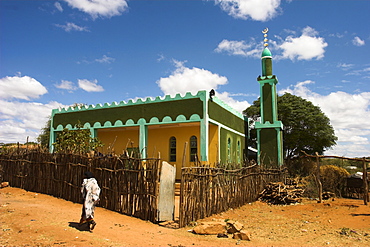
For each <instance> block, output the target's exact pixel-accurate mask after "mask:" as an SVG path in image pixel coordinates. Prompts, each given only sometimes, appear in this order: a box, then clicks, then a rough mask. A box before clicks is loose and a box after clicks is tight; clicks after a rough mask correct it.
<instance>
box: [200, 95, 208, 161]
mask: <svg viewBox="0 0 370 247" xmlns="http://www.w3.org/2000/svg"><path fill="white" fill-rule="evenodd" d="M201 100H202V101H203V119H202V120H201V121H200V161H204V162H206V161H208V136H209V121H208V100H209V95H208V94H207V93H206V91H204V92H203V94H202V96H201Z"/></svg>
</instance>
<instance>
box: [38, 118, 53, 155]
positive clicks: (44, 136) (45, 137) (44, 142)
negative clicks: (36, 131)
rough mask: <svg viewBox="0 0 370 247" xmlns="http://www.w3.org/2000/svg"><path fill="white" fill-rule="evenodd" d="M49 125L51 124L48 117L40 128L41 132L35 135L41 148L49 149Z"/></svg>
mask: <svg viewBox="0 0 370 247" xmlns="http://www.w3.org/2000/svg"><path fill="white" fill-rule="evenodd" d="M50 126H51V118H50V117H49V119H48V121H47V122H46V124H45V127H44V128H42V129H41V133H40V135H39V136H38V137H37V141H38V142H39V143H40V145H41V147H42V148H46V149H49V140H50Z"/></svg>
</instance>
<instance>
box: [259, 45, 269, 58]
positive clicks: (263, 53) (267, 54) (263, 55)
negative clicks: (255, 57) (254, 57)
mask: <svg viewBox="0 0 370 247" xmlns="http://www.w3.org/2000/svg"><path fill="white" fill-rule="evenodd" d="M264 57H272V54H271V51H270V50H269V48H267V47H265V49H263V52H262V55H261V58H264Z"/></svg>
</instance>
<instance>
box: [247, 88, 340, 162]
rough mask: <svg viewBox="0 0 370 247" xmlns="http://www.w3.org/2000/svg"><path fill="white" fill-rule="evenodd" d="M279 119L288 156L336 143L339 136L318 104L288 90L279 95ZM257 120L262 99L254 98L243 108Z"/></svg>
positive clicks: (327, 147) (313, 152)
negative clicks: (250, 103) (248, 105)
mask: <svg viewBox="0 0 370 247" xmlns="http://www.w3.org/2000/svg"><path fill="white" fill-rule="evenodd" d="M277 105H278V119H279V120H280V121H282V123H283V125H284V127H283V150H284V157H285V158H286V159H288V160H290V159H292V158H293V157H297V156H299V155H300V154H301V151H305V152H307V153H308V154H312V155H314V154H315V153H316V152H317V153H318V154H323V152H324V151H325V150H327V149H329V148H330V147H332V146H334V145H335V144H336V140H337V139H338V138H337V137H336V136H335V134H334V129H333V127H332V126H331V124H330V120H329V118H328V117H327V116H326V115H325V114H324V113H323V112H322V111H321V109H320V108H319V107H318V106H315V105H313V104H312V103H311V102H310V101H307V100H305V99H303V98H301V97H298V96H295V95H292V94H289V93H286V94H284V95H282V96H278V97H277ZM243 113H244V114H245V115H246V116H248V117H249V118H251V119H252V121H253V122H255V121H257V119H258V118H259V117H260V99H258V100H256V101H254V102H253V105H251V106H250V107H248V108H247V109H246V110H245V111H244V112H243ZM256 139H257V138H256V130H251V140H252V142H253V141H254V142H256Z"/></svg>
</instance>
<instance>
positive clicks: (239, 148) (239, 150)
mask: <svg viewBox="0 0 370 247" xmlns="http://www.w3.org/2000/svg"><path fill="white" fill-rule="evenodd" d="M240 153H241V147H240V141H238V149H237V154H236V155H237V159H238V163H239V164H240Z"/></svg>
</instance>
